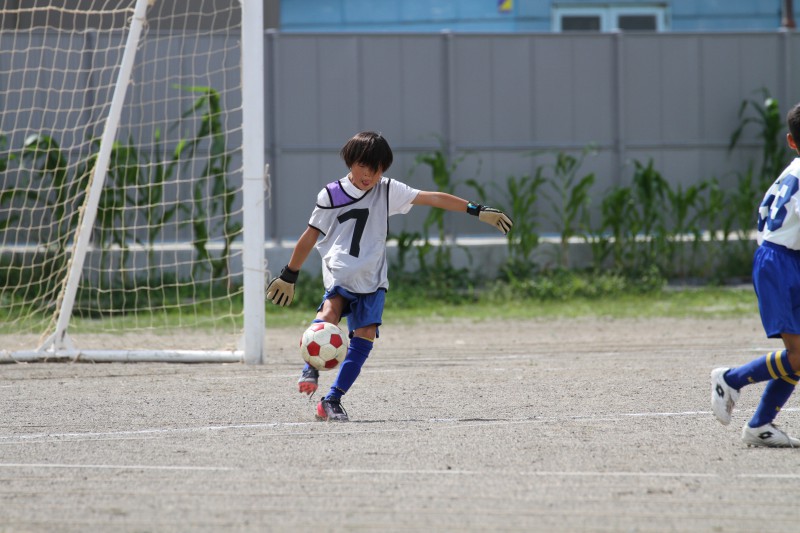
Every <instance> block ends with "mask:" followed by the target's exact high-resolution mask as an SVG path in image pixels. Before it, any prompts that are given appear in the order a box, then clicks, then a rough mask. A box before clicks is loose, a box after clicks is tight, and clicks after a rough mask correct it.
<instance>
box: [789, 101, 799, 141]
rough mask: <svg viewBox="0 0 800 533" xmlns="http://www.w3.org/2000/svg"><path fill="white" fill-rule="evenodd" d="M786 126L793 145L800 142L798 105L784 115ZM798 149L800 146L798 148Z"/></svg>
mask: <svg viewBox="0 0 800 533" xmlns="http://www.w3.org/2000/svg"><path fill="white" fill-rule="evenodd" d="M786 126H788V128H789V133H791V134H792V138H793V139H794V142H795V143H798V142H800V104H795V106H794V107H793V108H791V109H790V110H789V112H788V113H786ZM798 147H799V148H800V146H798Z"/></svg>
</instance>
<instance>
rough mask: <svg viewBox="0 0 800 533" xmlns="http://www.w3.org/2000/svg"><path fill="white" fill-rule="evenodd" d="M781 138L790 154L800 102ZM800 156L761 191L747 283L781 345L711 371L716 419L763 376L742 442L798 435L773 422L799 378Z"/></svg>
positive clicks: (765, 442)
mask: <svg viewBox="0 0 800 533" xmlns="http://www.w3.org/2000/svg"><path fill="white" fill-rule="evenodd" d="M786 122H787V126H788V129H789V133H788V134H787V135H786V141H787V143H788V145H789V148H791V149H792V150H793V151H794V152H795V153H796V154H797V153H800V152H798V145H797V141H798V140H800V104H798V105H795V106H794V107H793V108H792V109H791V110H790V111H789V113H788V114H787V117H786ZM798 180H800V157H798V158H795V159H794V160H793V161H792V162H791V163H789V166H787V167H786V169H785V170H784V171H783V172H782V173H781V175H780V176H778V179H777V180H775V182H774V183H773V184H772V186H770V188H769V189H768V190H767V192H766V194H765V195H764V200H763V201H762V202H761V205H760V206H759V209H758V234H757V239H758V245H759V246H758V248H757V249H756V252H755V257H754V259H753V287H754V288H755V292H756V297H757V298H758V309H759V312H760V314H761V322H762V324H763V326H764V331H765V332H766V334H767V337H769V338H780V339H781V340H782V341H783V349H782V350H776V351H774V352H771V353H768V354H766V355H763V356H761V357H759V358H757V359H755V360H753V361H750V362H749V363H746V364H744V365H741V366H738V367H734V368H728V367H722V368H715V369H714V370H713V371H712V372H711V405H712V407H713V410H714V415H715V416H716V417H717V419H718V420H719V421H720V422H721V423H722V424H725V425H727V424H729V423H730V422H731V417H732V412H733V408H734V405H735V404H736V401H737V400H738V399H739V394H740V389H741V388H742V387H744V386H746V385H749V384H751V383H758V382H761V381H766V382H767V384H766V386H765V387H764V392H763V393H762V395H761V401H760V402H759V405H758V408H757V409H756V411H755V413H754V414H753V417H752V418H751V419H750V420H749V421H748V422H747V423H745V425H744V427H743V428H742V440H743V441H744V443H745V444H747V445H748V446H768V447H791V448H795V447H799V446H800V440H798V439H796V438H794V437H791V436H789V435H787V434H786V432H784V431H783V430H781V429H780V428H778V427H777V426H776V425H775V424H774V423H773V421H774V420H775V418H776V417H777V415H778V412H779V411H780V410H781V407H783V405H784V404H785V403H786V402H787V401H788V399H789V396H791V394H792V392H793V391H794V389H795V386H796V385H797V382H798V380H800V375H799V374H798V371H800V192H799V189H800V187H798V184H799V183H800V181H798Z"/></svg>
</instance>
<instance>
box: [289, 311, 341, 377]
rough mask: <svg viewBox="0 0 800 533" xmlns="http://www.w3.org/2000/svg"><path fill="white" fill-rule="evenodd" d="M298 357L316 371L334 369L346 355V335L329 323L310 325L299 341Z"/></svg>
mask: <svg viewBox="0 0 800 533" xmlns="http://www.w3.org/2000/svg"><path fill="white" fill-rule="evenodd" d="M300 355H302V356H303V361H305V362H306V363H308V364H309V365H311V366H312V367H314V368H316V369H317V370H331V369H333V368H336V367H337V366H339V363H341V362H342V361H344V356H345V355H347V335H345V333H344V332H343V331H342V330H341V329H339V326H337V325H336V324H331V323H330V322H316V323H314V324H311V326H310V327H309V328H308V329H307V330H305V332H304V333H303V338H302V339H300Z"/></svg>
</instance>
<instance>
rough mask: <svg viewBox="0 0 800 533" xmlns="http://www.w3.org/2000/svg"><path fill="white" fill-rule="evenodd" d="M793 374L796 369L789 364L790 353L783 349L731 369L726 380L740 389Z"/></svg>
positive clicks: (726, 375)
mask: <svg viewBox="0 0 800 533" xmlns="http://www.w3.org/2000/svg"><path fill="white" fill-rule="evenodd" d="M793 374H794V371H793V370H792V367H791V365H789V354H788V353H786V350H783V351H782V352H771V353H768V354H767V355H765V356H763V357H759V358H758V359H754V360H752V361H750V362H749V363H747V364H744V365H742V366H737V367H736V368H732V369H730V370H729V371H728V372H727V373H726V374H725V381H727V382H728V385H730V386H731V387H733V388H734V389H737V390H738V389H741V388H742V387H744V386H745V385H749V384H750V383H758V382H760V381H767V380H771V379H778V378H782V377H786V376H790V377H791V376H792V375H793Z"/></svg>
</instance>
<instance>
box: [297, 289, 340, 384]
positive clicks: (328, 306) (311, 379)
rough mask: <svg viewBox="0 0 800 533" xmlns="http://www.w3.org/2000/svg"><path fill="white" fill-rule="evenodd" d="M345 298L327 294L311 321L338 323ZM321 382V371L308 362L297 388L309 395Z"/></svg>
mask: <svg viewBox="0 0 800 533" xmlns="http://www.w3.org/2000/svg"><path fill="white" fill-rule="evenodd" d="M345 303H346V301H345V299H344V298H342V296H340V295H338V294H333V295H330V296H329V295H328V294H326V295H325V298H324V299H323V301H322V303H321V304H320V306H319V308H318V309H317V316H316V318H315V319H314V320H312V321H311V323H312V324H313V323H318V322H330V323H331V324H336V325H338V324H339V322H340V321H341V317H342V312H343V310H344V307H345ZM318 382H319V371H318V370H317V369H316V368H313V367H312V366H311V365H309V364H308V363H306V365H305V366H304V367H303V371H302V372H301V373H300V379H298V380H297V389H298V391H299V392H300V393H302V394H308V395H309V396H310V395H312V394H314V393H315V392H316V391H317V387H318V385H317V383H318Z"/></svg>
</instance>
